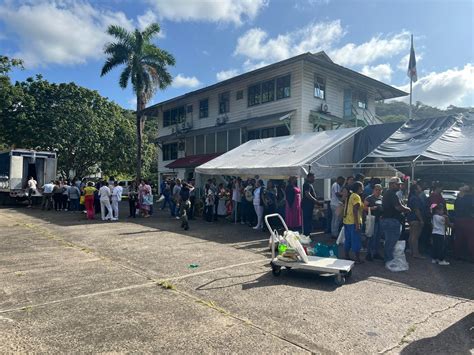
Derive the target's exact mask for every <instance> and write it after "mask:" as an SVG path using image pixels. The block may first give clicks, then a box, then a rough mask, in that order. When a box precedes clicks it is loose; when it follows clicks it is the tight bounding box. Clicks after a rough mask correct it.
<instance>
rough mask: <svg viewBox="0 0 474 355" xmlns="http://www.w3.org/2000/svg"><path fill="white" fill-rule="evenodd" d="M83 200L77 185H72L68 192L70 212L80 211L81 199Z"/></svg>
mask: <svg viewBox="0 0 474 355" xmlns="http://www.w3.org/2000/svg"><path fill="white" fill-rule="evenodd" d="M80 198H81V191H79V188H78V187H77V185H76V184H72V185H71V186H70V188H69V190H68V199H69V210H70V211H73V212H76V211H79V199H80Z"/></svg>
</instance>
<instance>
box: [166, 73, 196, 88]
mask: <svg viewBox="0 0 474 355" xmlns="http://www.w3.org/2000/svg"><path fill="white" fill-rule="evenodd" d="M200 85H201V82H200V81H199V80H198V79H197V78H196V77H195V76H184V75H183V74H178V75H176V76H175V77H174V79H173V83H172V84H171V86H172V87H173V88H175V89H179V88H190V89H193V88H196V87H198V86H200Z"/></svg>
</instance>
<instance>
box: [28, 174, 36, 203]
mask: <svg viewBox="0 0 474 355" xmlns="http://www.w3.org/2000/svg"><path fill="white" fill-rule="evenodd" d="M27 184H28V187H27V192H26V193H27V196H28V208H31V206H32V204H33V195H36V189H37V187H38V182H36V180H35V179H34V178H33V176H30V177H29V178H28V183H27Z"/></svg>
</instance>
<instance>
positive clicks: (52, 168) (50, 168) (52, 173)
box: [44, 158, 57, 184]
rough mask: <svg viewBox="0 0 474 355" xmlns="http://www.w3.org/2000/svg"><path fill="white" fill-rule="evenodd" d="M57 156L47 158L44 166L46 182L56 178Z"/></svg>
mask: <svg viewBox="0 0 474 355" xmlns="http://www.w3.org/2000/svg"><path fill="white" fill-rule="evenodd" d="M56 164H57V160H56V158H47V159H45V166H44V183H45V184H46V183H48V182H50V181H52V180H56Z"/></svg>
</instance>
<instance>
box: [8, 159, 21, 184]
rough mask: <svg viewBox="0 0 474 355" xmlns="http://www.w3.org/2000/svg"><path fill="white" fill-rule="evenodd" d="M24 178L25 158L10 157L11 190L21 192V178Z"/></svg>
mask: <svg viewBox="0 0 474 355" xmlns="http://www.w3.org/2000/svg"><path fill="white" fill-rule="evenodd" d="M22 177H23V157H22V156H18V155H11V156H10V190H21V189H22V188H23V187H22V186H21V178H22Z"/></svg>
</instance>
